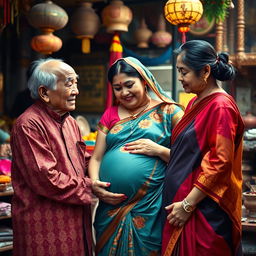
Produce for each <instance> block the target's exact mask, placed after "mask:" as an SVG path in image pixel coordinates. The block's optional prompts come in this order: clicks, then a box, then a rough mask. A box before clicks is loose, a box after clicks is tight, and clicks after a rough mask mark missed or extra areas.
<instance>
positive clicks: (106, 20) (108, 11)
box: [102, 0, 132, 33]
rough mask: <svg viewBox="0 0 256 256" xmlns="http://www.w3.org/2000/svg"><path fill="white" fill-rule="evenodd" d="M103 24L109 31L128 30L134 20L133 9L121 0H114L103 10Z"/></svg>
mask: <svg viewBox="0 0 256 256" xmlns="http://www.w3.org/2000/svg"><path fill="white" fill-rule="evenodd" d="M102 20H103V25H104V26H106V27H107V32H109V33H112V32H117V31H120V32H127V31H128V26H129V24H130V23H131V21H132V11H131V10H130V8H128V7H127V6H125V5H124V4H123V2H122V1H120V0H112V1H111V3H110V4H109V5H108V6H106V7H105V8H104V9H103V11H102Z"/></svg>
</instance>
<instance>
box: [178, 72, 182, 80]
mask: <svg viewBox="0 0 256 256" xmlns="http://www.w3.org/2000/svg"><path fill="white" fill-rule="evenodd" d="M182 80H183V78H182V75H181V74H180V73H178V81H182Z"/></svg>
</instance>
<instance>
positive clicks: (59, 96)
mask: <svg viewBox="0 0 256 256" xmlns="http://www.w3.org/2000/svg"><path fill="white" fill-rule="evenodd" d="M60 65H61V73H60V74H59V75H58V80H57V85H56V90H47V96H48V99H49V101H48V106H49V107H51V108H52V109H53V110H54V111H55V112H57V113H58V114H60V115H64V114H65V113H67V112H70V111H73V110H75V107H76V106H75V104H76V96H77V95H78V94H79V91H78V88H77V79H78V75H77V74H76V73H75V71H74V69H73V68H72V67H70V66H69V65H67V64H65V63H61V64H60Z"/></svg>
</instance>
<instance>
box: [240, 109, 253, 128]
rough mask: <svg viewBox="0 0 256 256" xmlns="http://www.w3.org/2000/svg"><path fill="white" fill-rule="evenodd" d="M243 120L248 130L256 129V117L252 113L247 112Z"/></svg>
mask: <svg viewBox="0 0 256 256" xmlns="http://www.w3.org/2000/svg"><path fill="white" fill-rule="evenodd" d="M243 120H244V124H245V128H246V129H252V128H256V116H254V115H253V114H252V113H251V112H247V114H246V115H245V116H243Z"/></svg>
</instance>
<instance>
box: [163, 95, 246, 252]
mask: <svg viewBox="0 0 256 256" xmlns="http://www.w3.org/2000/svg"><path fill="white" fill-rule="evenodd" d="M192 101H193V100H192ZM190 105H191V104H190ZM243 131H244V124H243V121H242V118H241V116H240V113H239V110H238V108H237V106H236V104H235V102H234V100H233V99H232V98H231V96H229V95H227V94H225V93H214V94H212V95H210V96H207V97H206V98H204V99H203V100H202V101H201V102H200V103H199V104H197V105H195V106H194V107H192V108H190V109H188V110H187V111H186V112H185V115H184V116H183V118H182V120H181V121H180V122H179V123H178V124H177V126H176V127H175V129H174V131H173V135H172V146H171V159H170V162H169V164H168V167H167V170H166V177H165V182H164V189H163V206H164V207H165V206H167V205H170V204H171V203H174V202H178V201H182V200H183V199H184V198H185V197H186V196H187V195H188V194H189V192H190V191H191V190H192V188H193V187H194V186H196V187H197V188H198V189H200V190H201V191H203V192H204V193H205V194H206V195H207V196H206V198H205V199H203V200H202V201H201V202H200V203H199V204H198V205H197V207H196V209H195V210H194V212H193V213H192V215H191V216H190V218H189V219H188V221H187V222H186V223H185V225H184V226H183V227H182V228H175V227H173V226H171V225H170V224H169V223H168V221H167V220H166V217H167V214H168V213H167V212H166V210H164V209H163V223H164V230H163V244H162V255H164V256H170V255H178V256H196V255H200V256H208V255H211V256H222V255H223V256H224V255H225V256H231V255H240V252H241V247H240V240H241V194H242V173H241V158H242V138H243Z"/></svg>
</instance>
